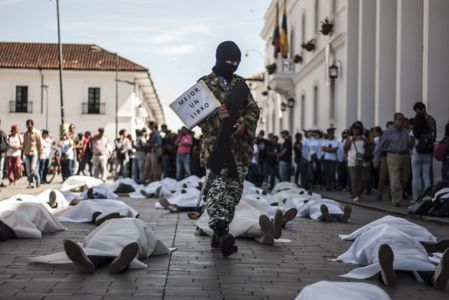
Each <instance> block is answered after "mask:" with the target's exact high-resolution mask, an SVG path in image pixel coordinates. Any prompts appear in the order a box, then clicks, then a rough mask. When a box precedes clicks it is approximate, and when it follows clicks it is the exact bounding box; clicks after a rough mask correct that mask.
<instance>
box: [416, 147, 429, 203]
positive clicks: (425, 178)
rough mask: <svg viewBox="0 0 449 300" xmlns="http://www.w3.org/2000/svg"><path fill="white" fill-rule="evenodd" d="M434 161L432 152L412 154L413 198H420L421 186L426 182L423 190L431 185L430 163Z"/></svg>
mask: <svg viewBox="0 0 449 300" xmlns="http://www.w3.org/2000/svg"><path fill="white" fill-rule="evenodd" d="M431 163H432V154H421V153H416V152H413V155H412V174H413V179H412V193H413V200H414V201H416V200H418V197H419V194H420V193H419V186H420V184H421V182H422V183H423V184H424V186H423V191H424V190H426V189H427V188H429V187H430V164H431Z"/></svg>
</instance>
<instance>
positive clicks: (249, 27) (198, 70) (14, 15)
mask: <svg viewBox="0 0 449 300" xmlns="http://www.w3.org/2000/svg"><path fill="white" fill-rule="evenodd" d="M270 2H271V0H225V1H217V0H60V15H61V39H62V42H63V43H86V44H90V43H94V44H97V45H99V46H101V47H103V48H105V49H107V50H108V51H111V52H117V53H118V54H119V55H121V56H123V57H126V58H128V59H130V60H132V61H134V62H136V63H138V64H141V65H143V66H145V67H147V68H148V69H149V70H150V73H151V77H152V79H153V81H154V84H155V87H156V90H157V92H158V95H159V98H160V100H161V102H162V104H163V109H164V113H165V116H166V123H167V124H168V126H169V127H170V128H172V129H177V128H178V127H180V126H181V124H182V123H181V121H180V120H179V119H178V118H177V116H176V115H175V114H174V113H173V112H172V111H171V109H170V108H169V107H168V104H169V103H171V102H172V101H173V100H174V99H176V98H177V97H178V96H179V95H180V94H182V92H183V91H185V90H186V89H188V88H189V87H190V86H192V85H193V84H195V82H196V81H197V80H198V78H200V77H201V76H203V75H206V74H208V73H209V72H210V70H211V67H212V66H213V65H214V63H215V49H216V47H217V45H218V44H219V43H220V42H222V41H225V40H233V41H235V42H236V43H237V45H239V47H240V49H241V51H242V62H241V64H240V66H239V69H238V71H237V74H239V75H241V76H250V75H252V74H255V73H257V72H259V71H263V70H264V58H263V53H264V42H263V40H262V39H261V38H260V32H261V30H262V27H263V24H264V20H263V17H264V14H265V12H266V10H267V8H268V6H269V3H270ZM56 26H57V24H56V1H55V0H0V41H19V42H46V43H53V42H54V43H56V42H57V27H56ZM249 49H254V50H256V51H254V50H249ZM247 50H249V51H248V56H245V53H246V52H247Z"/></svg>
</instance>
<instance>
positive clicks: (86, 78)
mask: <svg viewBox="0 0 449 300" xmlns="http://www.w3.org/2000/svg"><path fill="white" fill-rule="evenodd" d="M62 52H63V67H64V70H63V99H64V115H65V116H64V123H74V124H75V125H76V127H77V128H76V131H77V132H83V131H86V130H90V131H92V132H93V133H95V132H96V130H97V129H98V128H99V127H103V128H104V129H105V133H106V135H107V136H108V137H110V138H113V137H114V136H115V132H116V127H117V129H118V130H120V129H122V128H124V129H127V130H128V131H129V132H130V133H134V130H135V129H137V128H142V127H143V126H146V125H147V124H148V121H150V120H153V121H156V122H157V123H159V124H161V123H163V122H164V115H163V111H162V106H161V104H160V101H159V98H158V95H157V93H156V89H155V87H154V84H153V81H152V80H151V77H150V74H149V72H148V69H147V68H145V67H143V66H140V65H138V64H136V63H134V62H132V61H130V60H128V59H126V58H123V57H121V56H119V55H117V54H115V53H111V52H109V51H107V50H105V49H103V48H100V47H98V46H96V45H85V44H64V45H63V51H62ZM58 66H59V65H58V45H57V44H42V43H10V42H0V107H1V108H0V119H1V120H2V127H3V128H4V129H5V130H9V126H11V125H12V124H17V125H19V129H20V130H21V131H22V130H25V121H26V120H27V119H33V120H34V124H35V127H36V128H38V129H44V128H47V129H49V130H50V132H51V133H53V135H55V137H57V135H58V132H59V126H60V124H61V105H60V88H59V71H58ZM116 76H117V78H118V80H117V81H116ZM116 83H117V86H116ZM116 87H117V91H118V93H117V97H116ZM116 108H118V109H117V110H116ZM116 116H117V124H116Z"/></svg>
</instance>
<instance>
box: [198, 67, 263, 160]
mask: <svg viewBox="0 0 449 300" xmlns="http://www.w3.org/2000/svg"><path fill="white" fill-rule="evenodd" d="M239 79H240V80H244V79H243V78H242V77H240V76H237V75H234V78H233V79H232V82H231V86H232V88H234V87H235V85H236V84H237V81H238V80H239ZM200 80H203V81H204V82H205V83H206V85H207V86H208V87H209V89H210V90H211V91H212V93H213V94H214V95H215V97H216V98H217V99H218V101H220V103H221V104H226V103H227V101H229V99H228V98H229V94H228V93H227V92H226V90H225V88H224V87H223V85H222V83H221V81H220V79H219V78H218V76H217V75H216V74H215V73H213V72H212V73H210V74H209V75H207V76H204V77H202V78H200ZM259 113H260V110H259V107H258V106H257V103H256V101H254V98H253V96H252V95H251V94H249V96H248V99H247V101H246V103H245V104H244V105H243V107H242V109H241V110H240V119H239V121H241V122H243V124H244V125H245V134H244V136H243V137H242V138H239V137H237V136H235V135H234V134H232V135H231V151H232V153H233V154H234V159H235V163H236V164H237V165H241V166H248V165H249V163H250V161H251V158H252V156H253V144H254V139H255V135H256V127H257V121H258V120H259ZM220 122H221V121H220V119H219V118H218V114H217V113H214V114H213V115H211V116H209V117H208V118H207V119H205V120H204V121H202V122H201V123H200V124H198V126H199V127H200V128H201V131H202V133H203V146H202V147H201V165H202V166H206V164H207V160H208V158H209V154H210V153H211V152H212V150H213V148H214V145H215V140H216V137H217V134H218V128H219V127H220Z"/></svg>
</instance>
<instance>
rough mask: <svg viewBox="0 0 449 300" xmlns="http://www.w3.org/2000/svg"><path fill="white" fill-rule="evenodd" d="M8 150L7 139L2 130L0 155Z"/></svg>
mask: <svg viewBox="0 0 449 300" xmlns="http://www.w3.org/2000/svg"><path fill="white" fill-rule="evenodd" d="M8 149H9V142H8V137H7V136H6V134H5V133H4V132H3V130H0V153H4V152H6V151H8Z"/></svg>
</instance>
